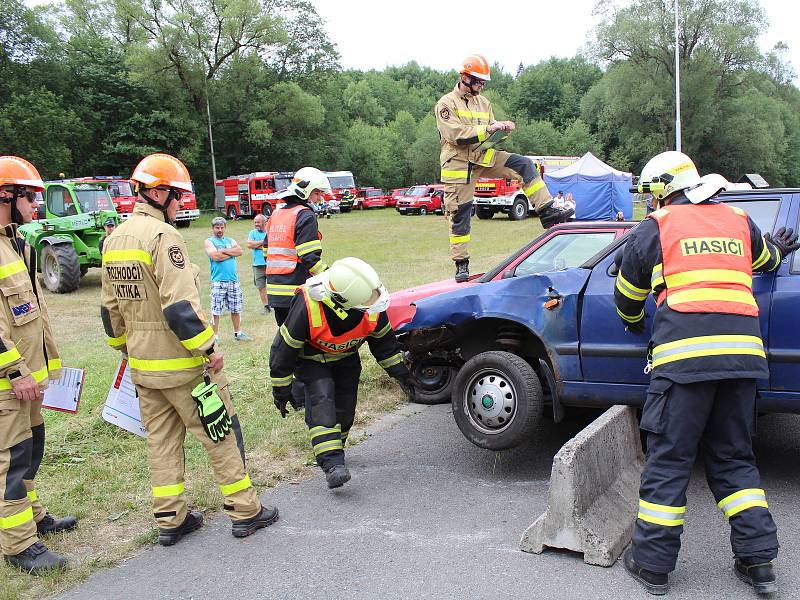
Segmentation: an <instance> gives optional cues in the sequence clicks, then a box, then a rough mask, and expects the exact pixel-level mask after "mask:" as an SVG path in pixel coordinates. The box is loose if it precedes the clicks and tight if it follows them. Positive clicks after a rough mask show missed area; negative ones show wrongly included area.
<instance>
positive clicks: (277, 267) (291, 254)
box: [264, 204, 308, 275]
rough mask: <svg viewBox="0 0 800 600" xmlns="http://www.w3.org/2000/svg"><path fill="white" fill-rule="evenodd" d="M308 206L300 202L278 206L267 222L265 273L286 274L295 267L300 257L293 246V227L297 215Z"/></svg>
mask: <svg viewBox="0 0 800 600" xmlns="http://www.w3.org/2000/svg"><path fill="white" fill-rule="evenodd" d="M305 208H308V207H307V206H304V205H302V204H294V205H292V206H285V207H283V208H279V209H278V210H276V211H275V212H274V213H272V216H271V217H270V218H269V221H268V222H267V248H266V250H265V251H264V254H265V256H264V258H266V260H267V275H288V274H289V273H292V272H294V270H295V268H297V263H299V262H300V257H298V256H297V249H296V248H295V247H294V227H295V225H296V224H297V215H298V214H300V211H301V210H303V209H305Z"/></svg>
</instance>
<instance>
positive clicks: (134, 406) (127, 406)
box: [103, 358, 147, 438]
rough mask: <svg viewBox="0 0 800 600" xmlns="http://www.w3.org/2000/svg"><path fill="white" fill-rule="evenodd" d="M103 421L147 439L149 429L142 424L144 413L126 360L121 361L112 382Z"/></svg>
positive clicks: (104, 407) (104, 408)
mask: <svg viewBox="0 0 800 600" xmlns="http://www.w3.org/2000/svg"><path fill="white" fill-rule="evenodd" d="M103 420H105V421H106V422H108V423H111V424H112V425H116V426H117V427H119V428H120V429H124V430H125V431H129V432H130V433H133V434H136V435H138V436H139V437H143V438H146V437H147V429H146V428H145V426H144V424H143V423H142V413H141V410H140V408H139V395H138V394H137V393H136V386H135V385H134V384H133V381H131V373H130V369H129V368H128V361H127V360H126V359H124V358H123V359H121V360H120V361H119V364H118V365H117V369H116V371H115V372H114V380H113V381H112V382H111V387H110V388H109V390H108V395H107V396H106V403H105V405H104V406H103Z"/></svg>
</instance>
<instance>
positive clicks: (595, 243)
mask: <svg viewBox="0 0 800 600" xmlns="http://www.w3.org/2000/svg"><path fill="white" fill-rule="evenodd" d="M613 241H614V232H613V231H587V232H581V233H561V234H557V235H554V236H553V237H551V238H550V239H549V240H547V241H546V242H544V243H543V244H542V245H541V246H539V247H538V248H536V249H535V250H534V251H533V252H531V253H530V254H529V255H528V256H527V258H525V260H523V261H522V262H521V263H519V264H518V265H517V267H516V269H514V276H515V277H521V276H523V275H532V274H534V273H544V272H546V271H554V270H559V269H567V268H570V267H577V266H580V265H581V264H583V263H584V262H585V261H587V260H588V259H590V258H591V257H592V256H594V255H595V254H597V253H598V252H600V250H602V249H603V248H605V247H606V246H608V245H609V244H610V243H611V242H613Z"/></svg>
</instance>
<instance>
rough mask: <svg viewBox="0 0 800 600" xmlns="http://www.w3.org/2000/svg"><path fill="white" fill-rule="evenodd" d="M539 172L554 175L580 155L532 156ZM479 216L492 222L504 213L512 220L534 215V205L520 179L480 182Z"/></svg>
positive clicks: (477, 185) (477, 208)
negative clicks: (523, 189) (495, 216)
mask: <svg viewBox="0 0 800 600" xmlns="http://www.w3.org/2000/svg"><path fill="white" fill-rule="evenodd" d="M528 158H530V159H531V160H533V162H534V164H535V165H536V167H537V169H538V170H539V172H540V173H541V174H542V175H544V173H545V172H547V171H549V172H551V173H552V172H553V171H557V170H559V169H563V168H564V167H566V166H569V165H571V164H572V163H574V162H575V161H576V160H578V158H580V157H578V156H529V157H528ZM474 205H475V214H476V215H477V216H478V218H479V219H491V218H492V217H493V216H494V215H495V213H499V212H503V213H506V214H507V215H508V218H509V219H511V220H512V221H519V220H520V219H524V218H525V217H527V216H528V215H531V214H533V206H532V205H531V203H530V202H529V201H528V198H527V197H526V196H525V194H523V193H522V184H521V182H519V181H517V180H516V179H484V178H481V179H478V181H477V182H475V200H474Z"/></svg>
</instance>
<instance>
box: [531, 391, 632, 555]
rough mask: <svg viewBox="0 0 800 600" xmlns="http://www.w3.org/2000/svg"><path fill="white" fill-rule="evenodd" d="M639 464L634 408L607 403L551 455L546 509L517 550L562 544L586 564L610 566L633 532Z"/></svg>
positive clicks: (538, 549)
mask: <svg viewBox="0 0 800 600" xmlns="http://www.w3.org/2000/svg"><path fill="white" fill-rule="evenodd" d="M643 468H644V456H643V454H642V447H641V442H640V439H639V424H638V421H637V419H636V409H634V408H633V407H630V406H614V407H612V408H609V409H608V410H607V411H606V412H604V413H603V414H602V415H601V416H600V417H599V418H597V419H596V420H595V421H593V422H592V423H591V424H590V425H589V426H588V427H586V428H584V429H583V430H582V431H581V432H580V433H579V434H578V435H576V436H575V437H574V438H572V439H571V440H569V441H568V442H567V443H566V444H564V445H563V446H562V447H561V449H560V450H559V451H558V453H557V454H556V455H555V457H554V458H553V469H552V472H551V475H550V489H549V493H548V500H547V510H546V511H545V512H544V513H543V514H542V515H540V516H539V518H538V519H536V521H534V523H533V525H531V526H530V527H529V528H528V529H527V531H526V532H525V533H524V534H523V535H522V540H521V541H520V549H521V550H522V551H524V552H532V553H534V554H540V553H541V552H542V551H543V550H544V549H545V548H547V547H550V548H565V549H567V550H572V551H574V552H582V553H583V560H584V562H587V563H589V564H592V565H601V566H604V567H609V566H611V565H613V564H614V562H615V561H616V560H617V557H619V555H620V554H621V553H622V551H623V550H624V549H625V547H626V546H627V545H628V543H629V542H630V539H631V536H632V535H633V526H634V522H635V519H636V512H637V507H638V500H639V479H640V476H641V473H642V469H643Z"/></svg>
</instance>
